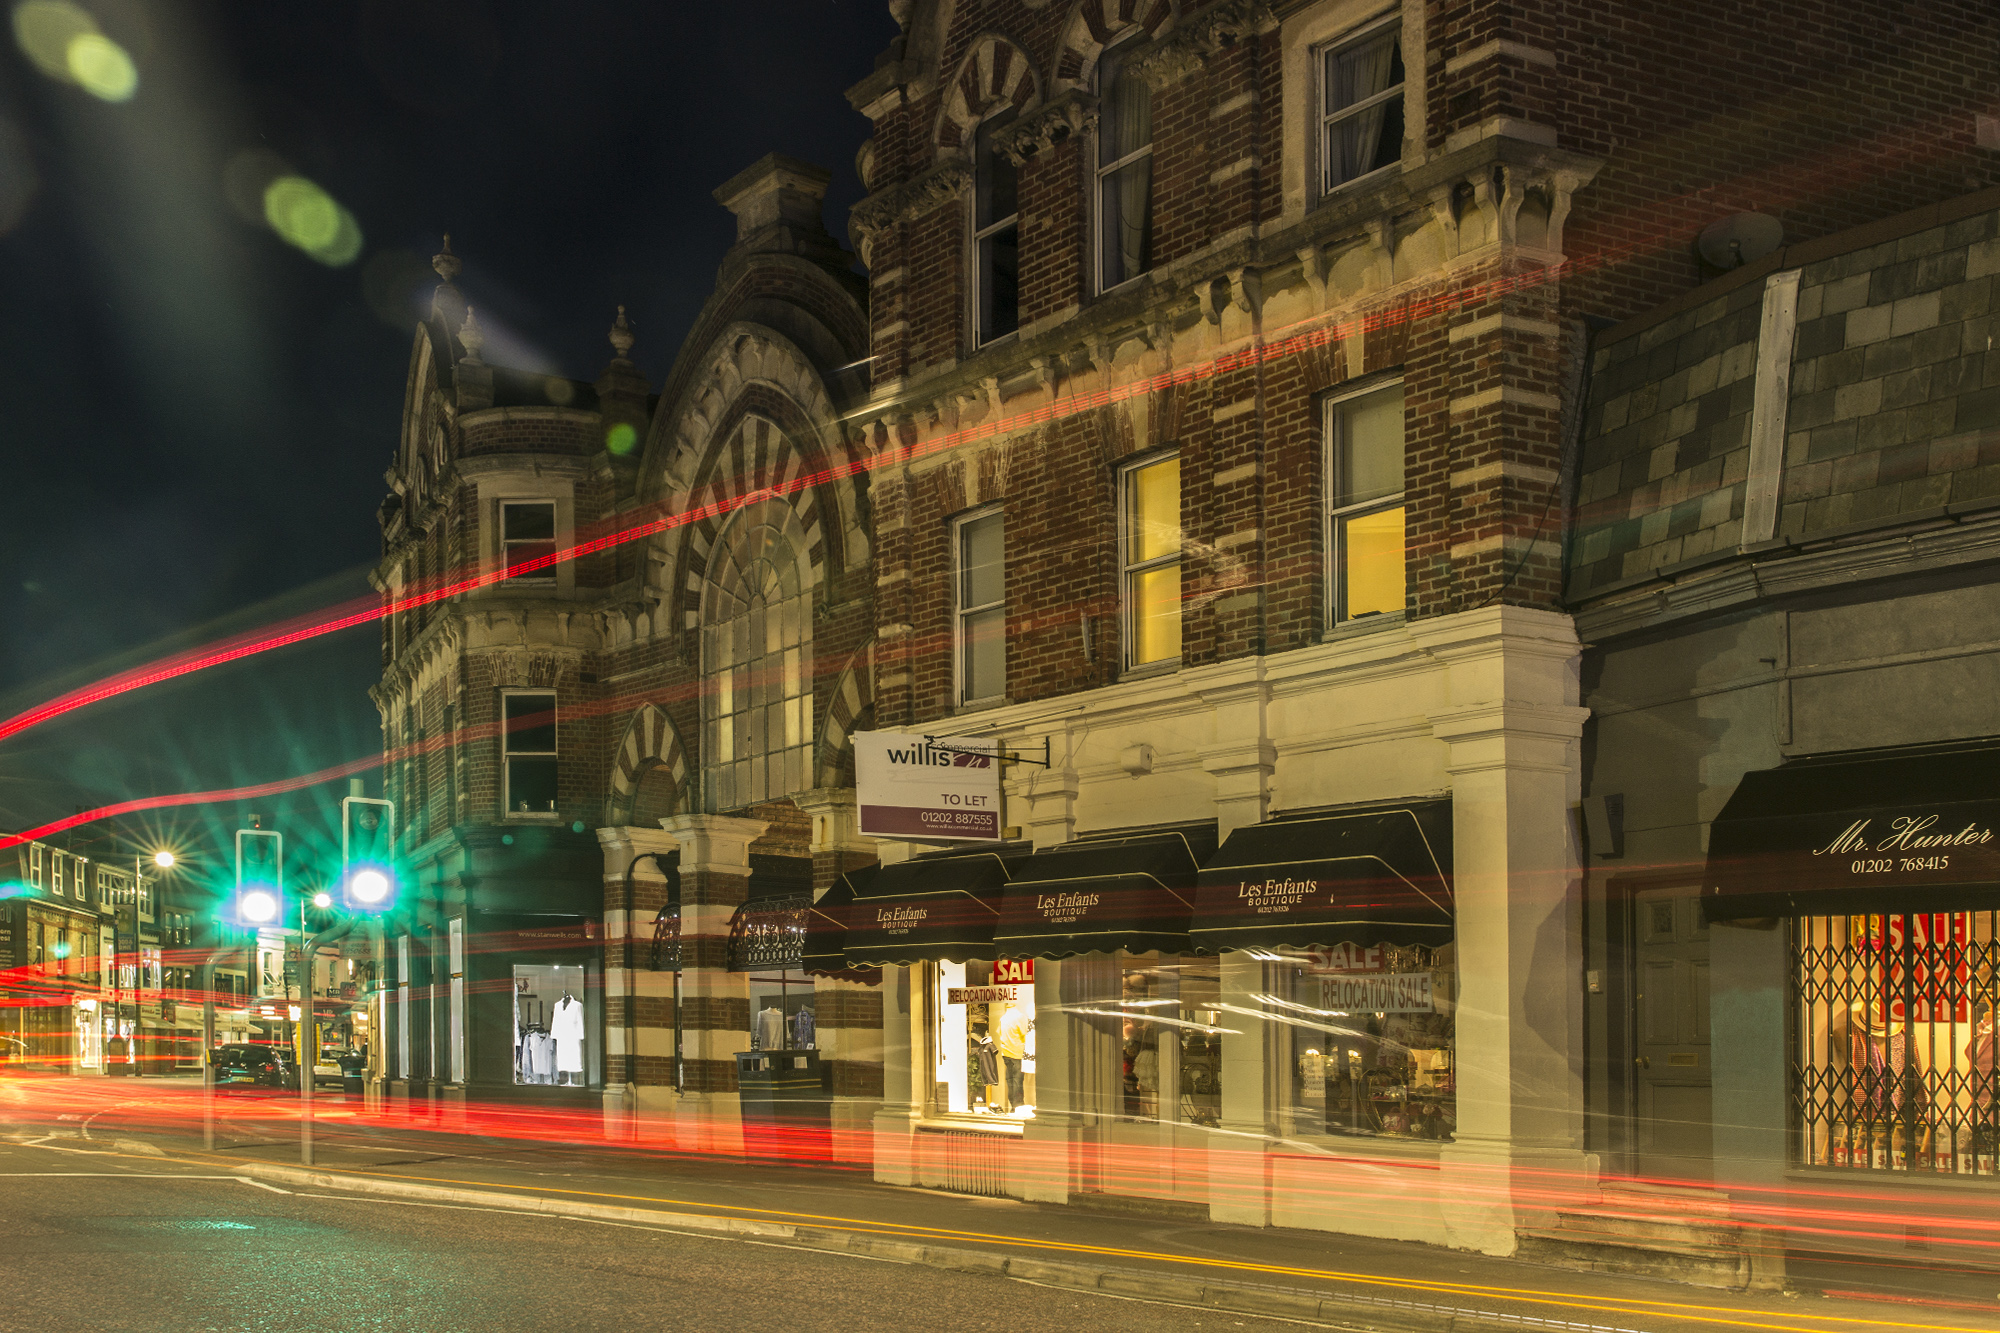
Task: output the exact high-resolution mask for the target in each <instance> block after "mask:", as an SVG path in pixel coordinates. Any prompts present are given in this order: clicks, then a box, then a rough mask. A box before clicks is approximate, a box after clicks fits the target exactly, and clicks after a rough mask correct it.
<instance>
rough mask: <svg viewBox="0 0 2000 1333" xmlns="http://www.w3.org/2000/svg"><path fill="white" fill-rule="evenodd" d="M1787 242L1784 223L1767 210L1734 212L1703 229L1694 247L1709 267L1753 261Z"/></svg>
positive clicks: (1751, 262)
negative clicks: (1765, 211)
mask: <svg viewBox="0 0 2000 1333" xmlns="http://www.w3.org/2000/svg"><path fill="white" fill-rule="evenodd" d="M1784 243H1785V224H1784V223H1782V222H1780V221H1778V220H1777V219H1776V218H1774V217H1772V216H1771V215H1770V214H1768V213H1735V214H1732V215H1730V216H1729V217H1726V218H1723V219H1722V220H1721V221H1720V222H1711V223H1709V224H1708V226H1706V227H1704V228H1703V229H1702V233H1701V236H1700V238H1699V239H1697V240H1696V241H1695V243H1694V248H1695V249H1697V250H1699V251H1700V252H1701V257H1702V258H1703V259H1704V260H1706V261H1708V266H1709V267H1710V268H1719V269H1725V270H1726V269H1732V268H1740V267H1741V266H1743V265H1744V264H1754V263H1755V262H1757V261H1758V260H1760V259H1762V258H1763V257H1764V256H1765V255H1768V254H1770V253H1771V252H1772V251H1773V250H1775V249H1777V248H1778V247H1779V246H1781V245H1783V244H1784Z"/></svg>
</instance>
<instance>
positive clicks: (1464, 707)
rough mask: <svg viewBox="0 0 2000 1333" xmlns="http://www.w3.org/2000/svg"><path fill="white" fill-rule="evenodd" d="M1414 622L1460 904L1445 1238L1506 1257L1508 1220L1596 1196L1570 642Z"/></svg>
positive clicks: (1500, 613)
mask: <svg viewBox="0 0 2000 1333" xmlns="http://www.w3.org/2000/svg"><path fill="white" fill-rule="evenodd" d="M1412 633H1413V635H1414V636H1415V637H1416V639H1417V640H1418V642H1419V643H1421V644H1422V645H1423V647H1424V648H1425V649H1427V650H1428V651H1429V652H1430V653H1432V654H1433V655H1434V656H1436V657H1437V658H1438V659H1439V660H1440V661H1442V662H1443V663H1444V664H1445V666H1446V668H1447V670H1448V671H1449V672H1450V690H1449V699H1450V703H1449V704H1448V705H1447V706H1446V707H1445V708H1443V709H1441V710H1439V711H1438V712H1436V713H1434V714H1432V716H1431V731H1432V734H1433V735H1434V736H1436V737H1437V738H1438V739H1439V740H1441V741H1443V742H1444V743H1445V744H1446V745H1447V746H1449V747H1450V757H1449V759H1448V760H1447V762H1446V767H1447V769H1448V771H1449V772H1450V773H1451V775H1452V842H1453V851H1452V855H1453V860H1454V872H1453V878H1454V889H1455V895H1456V898H1457V912H1458V932H1457V946H1458V995H1457V1060H1458V1069H1457V1080H1458V1131H1457V1135H1456V1138H1455V1141H1454V1142H1453V1143H1452V1144H1450V1145H1449V1146H1448V1147H1447V1148H1446V1149H1445V1152H1444V1170H1445V1182H1444V1183H1445V1186H1446V1189H1447V1191H1448V1197H1450V1198H1451V1199H1452V1200H1453V1203H1452V1207H1451V1209H1450V1210H1449V1211H1448V1213H1447V1215H1446V1226H1447V1228H1448V1230H1449V1232H1450V1235H1451V1243H1452V1244H1454V1245H1458V1246H1462V1247H1464V1248H1467V1249H1477V1250H1483V1251H1485V1252H1487V1253H1491V1254H1511V1253H1512V1252H1513V1250H1514V1246H1515V1232H1516V1229H1517V1228H1519V1227H1523V1226H1533V1225H1537V1224H1539V1223H1540V1222H1542V1221H1544V1220H1545V1219H1546V1218H1547V1217H1548V1215H1549V1212H1550V1210H1552V1209H1553V1208H1554V1207H1556V1206H1557V1205H1558V1203H1559V1202H1560V1200H1561V1199H1562V1198H1563V1197H1565V1196H1574V1195H1580V1196H1584V1197H1589V1198H1594V1197H1595V1189H1596V1165H1595V1159H1594V1158H1592V1157H1591V1156H1589V1155H1587V1154H1586V1153H1585V1152H1584V1148H1583V1077H1582V1074H1583V1060H1584V1045H1583V1013H1582V987H1581V985H1580V984H1579V979H1580V977H1581V976H1582V967H1583V935H1582V921H1581V894H1580V885H1581V870H1580V869H1579V862H1578V857H1577V847H1576V838H1575V830H1574V820H1573V819H1572V814H1571V812H1572V811H1573V809H1574V808H1575V805H1576V802H1577V801H1578V799H1579V798H1580V794H1581V786H1580V768H1579V746H1580V737H1581V735H1582V730H1583V722H1584V719H1585V717H1586V716H1588V713H1587V711H1586V710H1585V709H1583V708H1581V707H1579V706H1578V704H1577V698H1578V680H1577V671H1578V661H1579V654H1580V651H1581V648H1580V645H1579V644H1578V643H1577V639H1576V633H1575V630H1574V628H1573V627H1572V625H1571V623H1570V620H1569V617H1567V616H1564V615H1560V614H1557V613H1554V612H1547V611H1537V610H1531V609H1528V608H1524V607H1488V608H1485V609H1482V610H1479V611H1469V612H1464V613H1462V614H1459V615H1455V616H1441V617H1438V618H1437V619H1434V620H1430V621H1426V622H1421V623H1420V624H1418V625H1417V626H1415V627H1413V630H1412Z"/></svg>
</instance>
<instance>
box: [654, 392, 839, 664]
mask: <svg viewBox="0 0 2000 1333" xmlns="http://www.w3.org/2000/svg"><path fill="white" fill-rule="evenodd" d="M741 406H742V408H743V410H742V411H741V414H740V415H738V416H736V418H735V420H734V421H733V422H729V423H727V424H725V427H724V430H723V432H722V434H721V436H720V438H719V439H718V440H717V441H716V442H715V443H714V444H713V445H712V446H711V449H710V458H709V461H708V465H707V466H706V467H705V468H704V471H705V472H706V474H707V479H706V480H705V481H703V482H701V483H700V484H699V485H696V486H694V487H692V488H690V489H689V490H688V491H687V492H686V494H685V496H684V497H683V498H684V503H685V508H684V510H683V512H685V513H687V514H688V515H690V518H689V521H688V522H687V523H686V524H685V525H683V526H682V528H681V553H680V560H679V562H678V564H679V568H680V585H679V587H677V588H676V589H675V590H674V593H675V602H676V604H677V605H678V607H679V609H680V617H679V620H680V625H681V628H682V629H683V630H685V631H689V632H692V631H694V630H695V629H697V628H698V627H699V626H700V623H701V599H702V595H703V590H704V589H705V587H706V586H707V583H708V563H709V556H710V554H711V553H712V552H713V551H714V550H715V541H716V537H717V536H718V535H719V534H720V533H721V532H722V530H723V529H724V528H725V527H727V526H728V525H729V520H730V519H731V518H733V517H735V515H736V514H737V512H738V511H740V510H742V509H745V508H747V507H749V506H750V505H752V504H755V503H757V502H758V501H760V500H767V499H768V500H781V501H783V502H784V503H785V505H786V506H787V507H788V508H789V509H790V510H791V511H792V517H793V518H794V519H796V520H797V521H798V525H799V536H800V540H801V542H802V545H803V549H804V551H805V556H806V562H807V564H808V565H809V566H810V570H809V576H810V580H811V582H810V586H811V588H812V589H813V592H814V595H815V596H820V595H822V594H823V593H824V591H825V589H826V587H827V577H826V574H827V570H826V565H827V534H826V531H825V528H824V525H823V524H822V522H821V514H820V503H819V501H820V497H819V492H818V488H817V487H815V486H814V485H812V484H811V480H810V478H811V471H812V468H811V464H812V462H813V461H814V460H812V459H809V458H808V457H807V456H806V455H805V454H803V453H801V452H800V451H799V449H798V447H797V446H796V445H795V444H794V443H793V442H792V436H791V433H790V432H789V431H787V430H786V429H785V428H784V427H783V426H781V425H779V424H778V423H777V422H775V421H773V420H772V419H771V417H769V416H766V415H764V413H762V412H759V411H757V410H755V408H754V407H753V406H752V405H750V404H747V403H746V404H742V405H741ZM765 406H769V405H768V404H766V405H765Z"/></svg>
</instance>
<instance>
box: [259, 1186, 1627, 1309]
mask: <svg viewBox="0 0 2000 1333" xmlns="http://www.w3.org/2000/svg"><path fill="white" fill-rule="evenodd" d="M229 1171H230V1174H232V1175H238V1176H248V1177H250V1178H252V1179H256V1180H265V1181H270V1182H272V1183H275V1184H289V1185H309V1186H312V1187H314V1188H317V1189H329V1190H339V1191H342V1192H345V1193H350V1194H372V1195H382V1196H385V1197H391V1198H406V1199H421V1200H424V1201H427V1202H434V1203H457V1204H465V1205H470V1206H474V1207H487V1208H500V1209H507V1210H511V1211H514V1212H530V1213H543V1214H548V1215H552V1216H560V1217H577V1218H584V1219H591V1220H597V1221H610V1222H626V1223H637V1224H640V1225H644V1226H654V1227H664V1228H667V1229H670V1230H677V1231H695V1232H705V1233H709V1234H712V1235H716V1236H720V1237H740V1238H744V1239H757V1240H765V1241H774V1240H775V1241H782V1242H786V1243H789V1244H793V1245H797V1246H800V1247H802V1248H807V1249H818V1250H829V1251H837V1252H841V1253H847V1254H859V1255H865V1256H868V1257H870V1258H878V1259H893V1260H897V1261H900V1262H903V1263H910V1264H922V1265H925V1266H927V1267H931V1268H941V1269H947V1270H950V1271H953V1272H961V1273H989V1274H992V1275H993V1276H996V1277H1010V1278H1018V1279H1020V1280H1022V1281H1027V1282H1037V1283H1041V1284H1042V1285H1044V1286H1052V1287H1066V1288H1072V1289H1077V1290H1082V1291H1092V1292H1099V1293H1102V1294H1105V1295H1109V1296H1126V1297H1131V1298H1134V1299H1139V1300H1147V1301H1158V1302H1162V1303H1165V1304H1170V1305H1184V1306H1188V1307H1191V1308H1196V1309H1205V1310H1215V1311H1227V1312H1230V1313H1234V1314H1248V1315H1267V1316H1276V1317H1279V1318H1283V1319H1293V1320H1301V1321H1306V1322H1310V1323H1314V1324H1321V1325H1325V1326H1327V1327H1329V1328H1336V1329H1345V1330H1352V1331H1353V1333H1440V1331H1443V1333H1521V1330H1523V1329H1549V1328H1553V1327H1560V1328H1564V1329H1567V1330H1572V1331H1573V1333H1631V1331H1630V1330H1629V1329H1627V1328H1625V1327H1624V1326H1623V1325H1622V1324H1602V1325H1599V1324H1589V1323H1584V1322H1580V1321H1579V1322H1567V1321H1563V1320H1549V1319H1543V1318H1537V1317H1534V1316H1530V1315H1521V1316H1510V1315H1507V1314H1502V1313H1499V1312H1490V1313H1489V1312H1486V1311H1470V1310H1465V1309H1463V1308H1457V1307H1452V1306H1448V1305H1431V1304H1427V1303H1425V1302H1422V1301H1399V1300H1394V1299H1389V1298H1382V1297H1367V1296H1338V1295H1328V1294H1325V1293H1322V1292H1315V1291H1304V1290H1298V1289H1287V1288H1281V1287H1274V1286H1261V1285H1256V1284H1250V1283H1232V1282H1204V1281H1195V1280H1191V1279H1189V1278H1184V1277H1175V1276H1172V1275H1170V1274H1165V1273H1153V1272H1148V1271H1146V1270H1144V1269H1131V1268H1107V1267H1104V1266H1101V1265H1096V1264H1087V1263H1077V1262H1074V1261H1069V1260H1063V1259H1050V1258H1040V1257H1028V1256H1024V1255H1013V1254H1001V1253H997V1252H994V1251H990V1250H972V1249H962V1248H958V1247H953V1246H942V1245H934V1244H929V1243H925V1242H919V1241H907V1240H897V1239H894V1238H891V1237H887V1236H877V1235H870V1234H868V1233H865V1232H854V1231H841V1230H836V1229H833V1228H828V1227H812V1226H794V1225H791V1224H787V1223H781V1222H759V1221H756V1220H754V1219H750V1218H741V1217H722V1216H716V1215H712V1214H706V1213H682V1212H673V1211H669V1210H667V1209H663V1208H627V1207H622V1206H619V1205H616V1204H600V1203H585V1202H582V1201H579V1200H574V1199H551V1198H547V1197H544V1196H541V1195H536V1194H528V1193H522V1194H509V1193H500V1192H498V1191H494V1190H479V1189H454V1188H451V1187H448V1186H442V1185H422V1184H416V1183H414V1182H411V1181H404V1180H381V1179H378V1178H375V1177H372V1176H360V1175H349V1174H346V1173H344V1172H334V1171H317V1170H313V1169H311V1168H309V1167H299V1166H278V1165H274V1164H272V1163H267V1162H232V1163H230V1165H229ZM1611 1318H1618V1316H1611Z"/></svg>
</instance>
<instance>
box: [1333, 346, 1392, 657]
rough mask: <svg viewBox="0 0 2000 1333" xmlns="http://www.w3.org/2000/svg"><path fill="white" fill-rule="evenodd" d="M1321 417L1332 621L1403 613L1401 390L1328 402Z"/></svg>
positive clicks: (1376, 391)
mask: <svg viewBox="0 0 2000 1333" xmlns="http://www.w3.org/2000/svg"><path fill="white" fill-rule="evenodd" d="M1325 412H1326V436H1327V441H1328V452H1329V454H1330V457H1329V459H1328V472H1329V475H1330V476H1331V477H1332V485H1331V486H1330V487H1329V491H1330V495H1329V501H1330V503H1329V506H1328V516H1327V537H1328V542H1329V545H1330V546H1331V548H1332V549H1331V550H1330V551H1329V552H1328V557H1329V558H1328V562H1327V564H1328V568H1329V570H1330V571H1331V574H1332V577H1331V578H1330V580H1329V582H1330V584H1331V585H1332V591H1333V597H1332V602H1333V607H1332V615H1331V619H1333V620H1335V621H1340V620H1355V619H1358V618H1360V617H1362V616H1372V615H1378V614H1380V613H1382V612H1384V611H1401V610H1402V609H1403V601H1404V580H1405V573H1404V561H1403V386H1402V385H1400V384H1391V385H1388V386H1386V387H1383V388H1378V389H1372V390H1367V391H1364V392H1361V393H1355V394H1348V395H1346V396H1343V397H1336V398H1332V399H1330V400H1328V402H1327V404H1326V407H1325Z"/></svg>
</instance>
